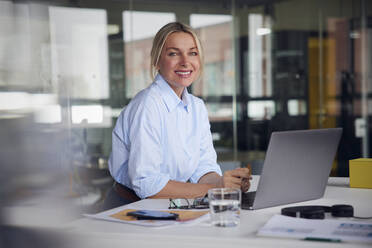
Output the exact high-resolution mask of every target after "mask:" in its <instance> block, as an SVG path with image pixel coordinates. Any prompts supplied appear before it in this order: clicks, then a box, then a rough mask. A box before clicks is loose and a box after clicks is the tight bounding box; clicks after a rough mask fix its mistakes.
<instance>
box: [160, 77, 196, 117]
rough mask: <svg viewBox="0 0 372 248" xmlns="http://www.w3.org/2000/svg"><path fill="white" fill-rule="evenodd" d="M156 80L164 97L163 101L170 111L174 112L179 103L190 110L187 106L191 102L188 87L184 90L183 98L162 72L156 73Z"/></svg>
mask: <svg viewBox="0 0 372 248" xmlns="http://www.w3.org/2000/svg"><path fill="white" fill-rule="evenodd" d="M154 81H155V83H156V84H157V85H158V86H159V88H160V94H161V96H162V97H163V101H164V103H165V105H166V106H167V109H168V111H169V112H172V110H173V109H175V108H176V107H177V105H179V104H182V106H183V107H184V108H185V110H186V111H187V112H188V107H187V106H188V104H189V102H190V94H189V93H188V91H187V89H186V88H185V89H184V90H183V92H182V100H181V99H180V98H179V97H178V96H177V94H176V93H175V92H174V90H173V89H172V88H171V87H170V86H169V84H168V83H167V82H166V81H165V79H164V78H163V77H162V76H161V75H160V74H157V75H156V77H155V80H154Z"/></svg>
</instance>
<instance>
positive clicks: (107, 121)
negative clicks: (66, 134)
mask: <svg viewBox="0 0 372 248" xmlns="http://www.w3.org/2000/svg"><path fill="white" fill-rule="evenodd" d="M110 110H111V109H110V108H109V107H105V106H102V105H80V106H79V105H75V106H72V107H71V121H72V124H78V126H82V127H89V125H92V124H93V125H92V127H97V126H98V127H111V114H110Z"/></svg>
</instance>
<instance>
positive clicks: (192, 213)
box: [84, 208, 209, 227]
mask: <svg viewBox="0 0 372 248" xmlns="http://www.w3.org/2000/svg"><path fill="white" fill-rule="evenodd" d="M135 210H138V209H122V208H119V209H113V210H109V211H105V212H101V213H98V214H85V215H84V216H85V217H88V218H93V219H99V220H106V221H115V222H121V223H127V224H134V225H141V226H153V227H164V226H170V225H175V224H189V225H194V224H198V223H200V222H202V221H205V220H207V219H208V218H209V214H208V213H209V211H198V210H161V211H166V212H170V213H176V214H178V215H179V218H178V219H177V220H137V219H136V218H135V217H132V216H127V213H128V212H130V211H135ZM149 210H150V209H149ZM157 210H158V209H157ZM158 211H159V210H158Z"/></svg>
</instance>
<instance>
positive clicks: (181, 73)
mask: <svg viewBox="0 0 372 248" xmlns="http://www.w3.org/2000/svg"><path fill="white" fill-rule="evenodd" d="M176 73H177V74H180V75H188V74H190V73H191V72H190V71H177V72H176Z"/></svg>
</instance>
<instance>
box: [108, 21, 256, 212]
mask: <svg viewBox="0 0 372 248" xmlns="http://www.w3.org/2000/svg"><path fill="white" fill-rule="evenodd" d="M202 61H203V52H202V48H201V45H200V41H199V39H198V37H197V36H196V34H195V32H194V31H193V30H192V29H191V28H190V27H188V26H186V25H184V24H182V23H179V22H174V23H169V24H167V25H165V26H164V27H162V28H161V29H160V30H159V31H158V33H157V34H156V36H155V38H154V41H153V47H152V50H151V69H152V76H153V77H155V78H154V82H153V83H152V84H151V85H150V86H149V87H148V88H146V89H144V90H142V91H141V92H139V93H138V94H137V95H136V96H135V97H134V98H133V99H132V101H131V102H130V103H129V104H128V105H127V106H126V107H125V109H124V110H123V111H122V112H121V114H120V116H119V118H118V120H117V123H116V126H115V128H114V130H113V133H112V153H111V156H110V160H109V169H110V173H111V175H112V177H113V178H114V179H115V181H116V182H117V183H116V185H115V186H114V190H112V192H110V193H109V195H108V199H106V203H108V202H111V203H113V204H112V205H111V207H114V206H118V205H123V204H127V203H130V202H133V201H136V200H139V199H144V198H196V197H202V196H204V195H206V193H207V192H208V190H209V189H211V188H215V187H232V188H241V187H242V185H243V190H244V191H246V190H247V189H248V188H249V180H247V179H249V170H248V169H247V168H238V169H235V170H231V171H227V172H225V173H224V174H223V175H221V169H220V167H219V165H218V164H217V163H216V152H215V150H214V148H213V143H212V136H211V132H210V124H209V121H208V113H207V110H206V107H205V105H204V103H203V101H202V100H201V99H199V98H197V97H195V96H193V95H191V94H189V93H188V91H187V87H188V86H190V85H191V84H192V83H193V82H194V81H195V80H197V79H198V77H199V76H200V73H201V72H202V69H203V63H202ZM242 182H245V183H242ZM115 202H116V203H117V204H115Z"/></svg>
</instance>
